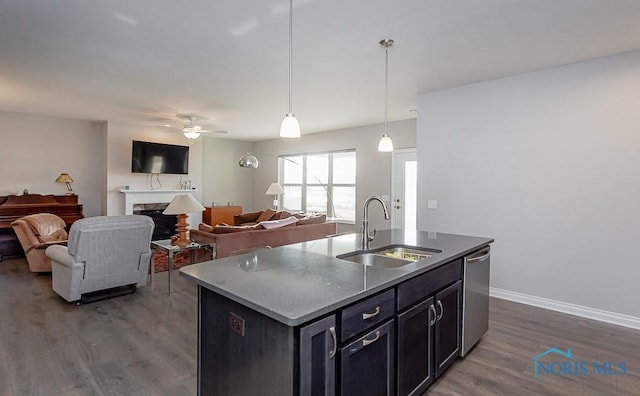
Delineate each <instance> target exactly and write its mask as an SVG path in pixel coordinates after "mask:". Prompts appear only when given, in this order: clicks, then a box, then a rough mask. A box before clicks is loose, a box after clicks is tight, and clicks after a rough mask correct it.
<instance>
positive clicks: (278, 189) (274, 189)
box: [265, 183, 284, 195]
mask: <svg viewBox="0 0 640 396" xmlns="http://www.w3.org/2000/svg"><path fill="white" fill-rule="evenodd" d="M280 194H284V190H283V189H282V186H281V185H280V183H271V185H270V186H269V188H267V191H265V195H280Z"/></svg>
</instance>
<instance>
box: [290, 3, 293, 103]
mask: <svg viewBox="0 0 640 396" xmlns="http://www.w3.org/2000/svg"><path fill="white" fill-rule="evenodd" d="M292 42H293V0H289V114H293V112H292V111H291V75H292V67H291V63H292V62H291V59H292V52H293V50H292V48H293V45H292Z"/></svg>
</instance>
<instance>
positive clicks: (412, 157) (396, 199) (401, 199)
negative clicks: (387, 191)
mask: <svg viewBox="0 0 640 396" xmlns="http://www.w3.org/2000/svg"><path fill="white" fill-rule="evenodd" d="M391 171H392V176H391V178H392V180H391V223H392V226H393V228H401V229H406V230H415V229H416V219H417V215H418V210H417V207H418V161H417V160H416V149H415V148H410V149H399V150H395V151H394V152H393V161H392V164H391Z"/></svg>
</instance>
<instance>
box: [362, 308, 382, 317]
mask: <svg viewBox="0 0 640 396" xmlns="http://www.w3.org/2000/svg"><path fill="white" fill-rule="evenodd" d="M379 313H380V306H377V307H376V309H375V311H373V312H372V313H363V314H362V320H367V319H370V318H373V317H374V316H378V314H379Z"/></svg>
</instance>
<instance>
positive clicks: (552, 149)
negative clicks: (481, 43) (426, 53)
mask: <svg viewBox="0 0 640 396" xmlns="http://www.w3.org/2000/svg"><path fill="white" fill-rule="evenodd" d="M638 98H640V52H634V53H630V54H625V55H620V56H613V57H607V58H600V59H596V60H592V61H588V62H582V63H578V64H572V65H568V66H564V67H557V68H552V69H547V70H542V71H538V72H534V73H529V74H524V75H519V76H514V77H510V78H503V79H499V80H494V81H487V82H482V83H478V84H473V85H467V86H463V87H459V88H454V89H449V90H445V91H439V92H434V93H429V94H425V95H422V96H420V97H419V99H418V114H419V117H418V125H417V131H418V132H417V133H418V136H417V140H418V146H417V150H418V167H419V175H418V178H419V182H418V186H419V189H418V197H419V199H420V201H421V202H423V203H424V204H423V205H420V207H419V214H418V227H419V228H420V229H422V230H437V231H443V232H452V233H458V234H470V235H480V236H488V237H494V238H495V239H496V242H495V244H494V246H493V255H492V274H491V285H492V286H493V287H496V288H500V289H504V290H508V291H514V292H520V293H525V294H529V295H533V296H538V297H545V298H549V299H553V300H557V301H562V302H567V303H572V304H578V305H583V306H587V307H591V308H596V309H602V310H605V311H609V312H614V313H619V314H626V315H630V316H633V317H640V304H638V302H639V301H640V297H639V294H638V291H637V290H638V289H637V284H638V280H639V279H640V265H638V258H637V257H638V252H636V251H635V250H634V248H633V247H634V246H636V245H635V244H636V243H637V241H638V237H639V236H640V110H639V108H638V106H639V104H640V101H639V100H638ZM427 199H435V200H438V209H436V210H433V209H426V200H427Z"/></svg>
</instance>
